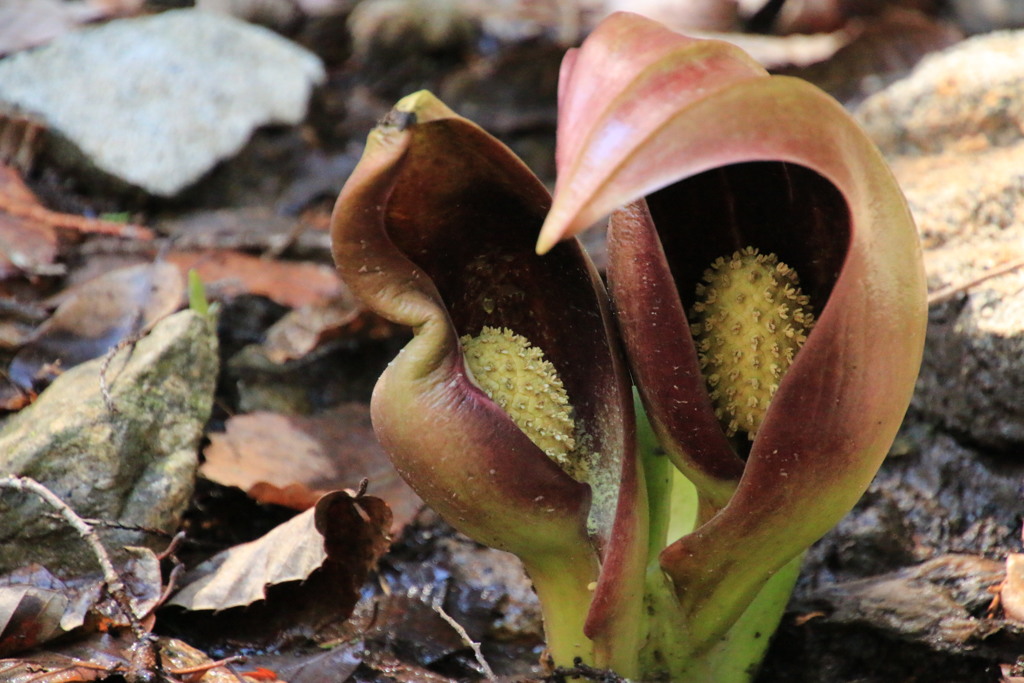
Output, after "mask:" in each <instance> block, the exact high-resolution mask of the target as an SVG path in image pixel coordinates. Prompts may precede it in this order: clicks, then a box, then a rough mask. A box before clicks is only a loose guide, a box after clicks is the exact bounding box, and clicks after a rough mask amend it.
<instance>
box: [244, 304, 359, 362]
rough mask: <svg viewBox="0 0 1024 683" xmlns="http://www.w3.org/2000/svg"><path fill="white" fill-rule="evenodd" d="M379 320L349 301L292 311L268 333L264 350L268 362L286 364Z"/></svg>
mask: <svg viewBox="0 0 1024 683" xmlns="http://www.w3.org/2000/svg"><path fill="white" fill-rule="evenodd" d="M369 318H376V316H374V315H372V314H370V313H368V312H367V311H366V310H365V309H364V308H363V307H362V306H361V305H360V304H359V303H358V302H356V301H355V300H354V299H352V298H350V297H343V298H341V299H334V300H332V301H329V302H323V303H321V304H314V305H311V306H303V307H302V308H296V309H295V310H293V311H289V312H288V313H286V314H285V315H284V317H282V318H281V319H280V320H278V321H277V322H276V323H274V324H273V325H271V327H270V329H269V330H267V337H266V340H265V341H264V342H263V344H262V347H263V351H264V353H266V355H267V358H268V359H270V360H271V361H272V362H274V363H278V364H284V363H287V362H288V361H292V360H296V359H298V358H302V357H304V356H306V355H307V354H308V353H309V352H310V351H313V350H315V349H316V348H317V347H318V346H320V345H321V344H323V343H324V342H326V341H330V340H331V339H336V338H338V337H341V336H345V335H346V333H351V332H353V331H354V330H353V329H351V328H355V330H358V329H359V328H363V327H366V321H367V319H369Z"/></svg>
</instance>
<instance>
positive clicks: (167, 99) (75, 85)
mask: <svg viewBox="0 0 1024 683" xmlns="http://www.w3.org/2000/svg"><path fill="white" fill-rule="evenodd" d="M323 79H324V69H323V65H322V64H321V62H320V60H319V59H318V58H317V57H316V56H315V55H313V54H311V53H309V52H308V51H306V50H305V49H303V48H301V47H299V46H298V45H295V44H293V43H291V42H289V41H287V40H285V39H284V38H282V37H280V36H278V35H277V34H275V33H273V32H271V31H269V30H267V29H264V28H261V27H258V26H253V25H250V24H246V23H245V22H242V21H239V20H236V19H232V18H231V17H226V16H222V15H219V14H215V13H208V12H201V11H198V10H192V9H184V10H175V11H170V12H165V13H163V14H158V15H154V16H149V17H142V18H133V19H122V20H118V21H112V22H110V23H108V24H105V25H103V26H100V27H98V28H91V29H86V30H81V31H77V32H73V33H69V34H67V35H65V36H62V37H61V38H59V39H58V40H56V41H54V42H52V43H50V44H49V45H47V46H45V47H42V48H40V49H38V50H33V51H27V52H21V53H18V54H15V55H13V56H11V57H9V58H8V59H5V60H3V61H0V103H6V104H7V105H9V106H13V107H16V108H19V109H22V110H26V111H29V112H31V113H33V114H35V115H37V116H38V117H40V118H41V119H42V120H43V121H44V122H45V123H46V124H47V125H48V126H49V127H50V130H51V132H52V133H54V134H55V135H54V139H53V142H54V144H53V145H52V147H53V149H54V153H55V155H56V156H57V157H58V158H59V159H61V160H62V161H65V162H67V163H69V164H71V165H72V166H75V167H80V166H83V167H85V168H86V169H88V170H91V171H94V172H95V171H99V173H100V174H101V177H102V178H103V179H105V180H111V179H112V180H114V181H115V185H118V184H121V183H124V184H127V185H128V186H134V187H138V188H141V189H143V190H144V191H146V192H148V193H150V194H153V195H157V196H163V197H170V196H174V195H176V194H178V193H179V192H181V191H182V190H183V189H184V188H186V187H188V186H189V185H191V184H193V183H195V182H196V181H197V180H198V179H199V178H200V177H202V175H203V174H204V173H206V172H207V171H209V170H210V169H211V168H213V166H214V165H215V164H216V163H217V162H218V161H221V160H222V159H226V158H230V157H231V156H233V155H235V154H236V153H237V152H238V151H239V150H240V149H241V148H242V147H243V146H244V145H245V143H246V142H247V141H248V140H249V138H250V136H251V135H252V133H253V131H254V130H255V129H256V128H257V127H259V126H263V125H267V124H295V123H298V122H300V121H302V119H303V118H304V117H305V114H306V109H307V106H308V102H309V97H310V94H311V92H312V89H313V87H314V86H315V85H316V84H318V83H320V82H322V81H323Z"/></svg>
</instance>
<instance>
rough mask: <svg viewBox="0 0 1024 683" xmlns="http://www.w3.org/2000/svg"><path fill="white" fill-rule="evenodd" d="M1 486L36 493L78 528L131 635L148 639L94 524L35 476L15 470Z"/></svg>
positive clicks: (76, 529)
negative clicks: (18, 473)
mask: <svg viewBox="0 0 1024 683" xmlns="http://www.w3.org/2000/svg"><path fill="white" fill-rule="evenodd" d="M0 488H7V489H14V490H15V491H20V492H22V493H30V494H32V495H34V496H36V497H37V498H39V499H40V500H42V501H43V502H44V503H46V504H47V505H49V506H50V507H52V508H53V509H54V510H56V511H57V512H58V513H59V514H60V516H61V518H62V519H63V520H64V521H65V522H66V523H67V524H68V526H70V527H71V528H72V529H74V530H75V531H76V532H78V535H79V536H80V537H81V538H82V540H84V541H85V542H86V544H88V546H89V549H90V550H92V553H93V555H94V556H95V558H96V562H97V563H98V564H99V566H100V569H101V570H102V571H103V582H104V584H106V587H107V594H108V595H110V597H111V598H112V599H113V600H114V602H116V603H117V606H118V607H119V608H120V610H121V612H122V613H123V615H124V618H125V619H127V620H128V624H129V626H130V627H131V630H132V635H133V636H135V638H136V639H137V640H140V641H141V640H145V639H147V638H148V636H149V632H148V631H147V630H146V629H145V628H144V627H143V626H142V623H141V622H140V621H139V618H138V617H137V616H136V615H135V610H134V609H132V603H131V600H130V599H129V598H128V593H127V592H126V590H125V586H124V581H122V580H121V575H120V574H118V573H117V570H116V569H114V563H113V562H111V561H110V555H109V554H108V553H107V549H106V548H104V547H103V544H102V543H101V542H100V539H99V537H98V536H97V535H96V532H95V531H94V530H93V528H92V527H91V526H90V525H89V524H88V523H87V522H86V521H85V520H84V519H82V518H81V517H80V516H79V515H78V513H76V512H75V511H74V510H72V509H71V508H70V507H69V506H68V504H67V503H65V502H64V501H63V500H61V499H60V498H59V497H58V496H57V494H55V493H54V492H53V491H51V490H50V489H48V488H46V487H45V486H43V485H42V484H40V483H39V482H38V481H36V480H35V479H30V478H28V477H17V476H15V475H13V474H12V475H9V476H7V477H5V478H3V479H0Z"/></svg>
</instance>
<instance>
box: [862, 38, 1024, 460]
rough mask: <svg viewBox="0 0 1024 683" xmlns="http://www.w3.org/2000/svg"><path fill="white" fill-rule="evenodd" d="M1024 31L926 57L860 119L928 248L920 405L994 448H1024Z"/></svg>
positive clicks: (931, 416)
mask: <svg viewBox="0 0 1024 683" xmlns="http://www.w3.org/2000/svg"><path fill="white" fill-rule="evenodd" d="M1022 55H1024V32H1007V33H1002V34H992V35H989V36H982V37H978V38H973V39H971V40H968V41H965V42H963V43H960V44H958V45H956V46H954V47H952V48H950V49H949V50H946V51H945V52H943V53H939V54H936V55H934V56H932V57H929V58H927V59H925V60H924V61H923V62H922V63H921V65H920V66H919V67H918V68H917V69H916V70H915V71H914V72H913V73H912V74H911V75H910V76H909V77H908V78H907V79H905V80H903V81H900V82H897V83H895V84H893V85H892V86H890V87H889V88H887V89H886V90H884V91H882V92H881V93H879V94H877V95H875V96H873V97H871V98H869V99H868V100H866V101H865V102H864V104H863V105H862V106H861V107H860V109H859V110H858V112H857V115H858V118H859V119H860V120H861V122H862V123H863V124H864V125H865V128H866V129H867V130H868V132H869V133H870V134H871V135H872V137H873V138H874V139H875V141H876V142H877V143H878V144H879V145H880V147H881V149H882V151H883V153H885V154H886V155H887V156H888V157H889V160H890V162H891V164H892V167H893V171H894V172H895V174H896V177H897V178H898V179H899V181H900V185H901V186H902V187H903V190H904V193H905V194H906V196H907V201H908V203H909V205H910V209H911V211H912V212H913V214H914V218H915V220H916V221H917V225H918V229H919V232H920V234H921V238H922V244H923V245H924V248H925V265H926V269H927V272H928V284H929V289H930V290H931V291H932V292H941V291H945V292H947V293H948V296H946V297H945V298H944V300H942V301H938V302H935V303H934V304H933V305H932V306H931V309H930V311H929V325H928V338H927V342H926V346H925V357H924V364H923V367H922V370H921V376H920V378H919V380H918V386H917V391H916V393H915V396H914V403H913V405H914V407H915V408H916V409H917V410H919V411H920V412H921V413H922V414H923V416H924V417H925V418H926V419H929V420H932V421H934V422H936V423H938V424H939V425H941V426H942V427H943V428H944V429H946V430H947V431H950V432H953V433H955V434H957V435H959V436H960V437H961V438H963V439H965V440H967V441H969V442H973V443H975V444H978V445H979V446H983V447H985V448H987V449H997V450H1014V449H1016V448H1018V447H1019V445H1020V444H1022V443H1024V400H1022V397H1024V269H1017V270H1015V271H1011V272H1007V273H1004V274H1001V275H999V276H997V277H993V278H991V279H987V280H984V281H980V282H977V280H978V279H979V278H980V277H982V276H984V275H985V273H986V272H987V271H989V270H990V269H995V268H999V267H1000V266H1002V265H1005V264H1009V263H1014V262H1017V261H1020V260H1022V259H1024V137H1022V131H1024V59H1021V56H1022Z"/></svg>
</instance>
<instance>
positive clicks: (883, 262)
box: [332, 13, 926, 683]
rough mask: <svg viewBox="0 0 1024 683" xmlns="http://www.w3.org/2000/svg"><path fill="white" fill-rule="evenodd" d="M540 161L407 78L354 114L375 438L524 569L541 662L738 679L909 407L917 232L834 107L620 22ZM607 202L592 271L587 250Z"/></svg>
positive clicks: (581, 73) (346, 194) (569, 97)
mask: <svg viewBox="0 0 1024 683" xmlns="http://www.w3.org/2000/svg"><path fill="white" fill-rule="evenodd" d="M556 162H557V167H558V178H557V184H556V187H555V191H554V194H553V195H549V194H548V192H547V191H546V190H545V188H544V187H543V185H542V184H541V183H540V181H539V180H538V179H537V178H536V177H535V176H534V175H533V174H532V173H531V172H530V171H529V169H527V168H526V166H525V165H524V164H523V163H522V162H521V161H520V160H519V159H518V158H516V157H515V156H514V155H513V154H512V152H510V151H509V150H508V149H507V148H506V147H505V146H504V145H502V144H501V143H500V142H498V141H497V140H496V139H495V138H493V137H492V136H490V135H489V134H487V133H486V132H484V131H483V130H482V129H480V128H479V127H478V126H476V125H475V124H473V123H471V122H470V121H468V120H466V119H464V118H462V117H460V116H458V115H456V114H455V113H454V112H452V111H451V110H450V109H448V108H447V107H446V106H445V105H444V104H442V103H441V102H440V101H439V100H437V99H436V98H435V97H434V96H433V95H431V94H430V93H428V92H425V91H423V92H419V93H415V94H413V95H410V96H408V97H406V98H404V99H402V100H401V101H400V102H399V103H398V104H397V105H396V106H395V109H394V110H393V111H392V112H391V114H390V115H389V116H388V117H387V118H386V119H385V120H384V121H383V122H382V123H381V124H380V125H378V127H377V128H376V129H374V131H373V132H371V134H370V136H369V139H368V141H367V146H366V149H365V152H364V154H363V157H362V159H361V161H360V163H359V165H358V166H357V168H356V169H355V171H354V172H353V174H352V176H351V177H350V179H349V180H348V182H347V183H346V185H345V187H344V188H343V190H342V192H341V195H340V197H339V198H338V203H337V205H336V208H335V212H334V216H333V221H332V239H333V250H334V257H335V261H336V263H337V265H338V269H339V271H340V273H341V275H342V277H343V278H344V279H345V281H346V282H347V283H348V285H349V286H350V287H351V288H352V291H353V292H354V293H355V294H356V295H357V296H359V297H360V298H361V299H362V300H363V301H364V302H365V304H366V305H367V306H368V307H369V308H371V309H372V310H374V311H376V312H377V313H379V314H380V315H382V316H384V317H386V318H388V319H389V320H392V321H394V322H396V323H399V324H403V325H407V326H409V327H411V328H412V329H413V332H414V336H413V339H412V340H411V341H410V342H409V343H408V345H407V346H406V347H405V348H404V349H403V350H402V351H401V352H400V353H399V355H398V356H397V357H396V358H395V360H394V361H393V362H392V363H391V364H390V365H389V367H388V368H387V370H386V371H385V372H384V374H383V375H382V376H381V378H380V380H379V382H378V384H377V386H376V388H375V390H374V395H373V400H372V404H371V409H372V415H373V421H374V429H375V431H376V433H377V435H378V438H379V439H380V441H381V443H382V445H383V446H384V448H385V449H386V450H387V451H388V452H389V454H390V455H391V457H392V460H393V462H394V464H395V466H396V468H397V469H398V471H399V472H400V473H401V475H402V476H403V477H404V478H405V479H406V480H407V481H408V482H409V484H410V485H411V486H412V487H413V488H414V489H415V490H416V491H417V492H418V493H419V494H420V495H421V496H422V497H423V499H424V500H425V501H427V502H428V503H429V504H430V505H431V506H432V507H434V508H435V509H436V510H437V511H438V512H439V513H440V514H441V515H442V516H444V517H445V518H446V519H447V520H448V521H449V522H450V523H451V524H452V525H453V526H455V527H456V528H458V529H459V530H461V531H462V532H464V533H466V534H467V535H469V536H471V537H473V538H475V539H477V540H479V541H481V542H483V543H486V544H489V545H491V546H494V547H497V548H501V549H504V550H507V551H510V552H512V553H515V554H516V555H518V556H519V557H520V558H521V559H522V561H523V564H524V566H525V567H526V570H527V572H528V573H529V575H530V577H531V580H532V581H533V583H534V586H535V588H536V591H537V594H538V597H539V599H540V603H541V608H542V611H543V616H544V621H545V631H546V635H547V646H548V655H549V659H548V663H549V664H554V665H562V666H570V665H572V663H573V662H574V660H575V659H577V658H579V659H580V660H581V661H582V662H583V663H585V664H587V665H590V666H596V667H600V668H606V669H611V670H614V671H615V672H616V673H618V674H619V675H620V676H623V677H626V678H628V679H632V680H643V681H681V682H686V681H702V682H703V681H715V682H716V683H729V682H732V681H749V680H750V679H751V678H752V677H753V675H754V674H755V673H756V669H757V666H758V664H759V662H760V661H761V659H762V657H763V654H764V651H765V648H766V647H767V644H768V640H769V636H770V634H771V633H772V632H774V630H775V629H776V628H777V626H778V623H779V619H780V618H781V615H782V611H783V609H784V608H785V605H786V601H787V599H788V596H789V594H790V592H791V591H792V587H793V584H794V582H795V580H796V577H797V574H798V572H799V567H800V561H801V558H802V556H803V553H804V551H805V550H806V549H807V548H808V547H809V546H810V545H811V544H812V543H813V542H814V541H816V540H817V539H818V538H820V537H821V536H822V535H823V534H824V533H825V532H826V531H828V529H830V528H831V527H832V526H833V525H834V524H835V523H836V522H838V521H839V519H840V518H841V517H842V516H843V515H844V514H846V512H848V511H849V510H850V508H851V507H852V506H853V505H854V503H855V502H856V501H857V499H858V498H859V497H860V495H861V494H862V493H863V492H864V490H865V489H866V488H867V486H868V483H869V482H870V480H871V478H872V477H873V476H874V473H875V472H876V471H877V469H878V467H879V465H880V464H881V462H882V459H883V458H884V457H885V454H886V452H887V450H888V448H889V446H890V445H891V443H892V440H893V438H894V437H895V434H896V430H897V428H898V427H899V424H900V422H901V421H902V418H903V415H904V413H905V411H906V408H907V406H908V404H909V401H910V395H911V392H912V390H913V385H914V381H915V378H916V376H917V372H918V369H919V366H920V362H921V354H922V350H923V344H924V329H925V322H926V321H925V318H926V303H925V284H924V275H923V267H922V263H921V255H920V248H919V245H918V242H917V236H916V231H915V229H914V225H913V222H912V220H911V218H910V214H909V212H908V210H907V207H906V204H905V201H904V199H903V197H902V194H901V193H900V191H899V189H898V187H897V186H896V184H895V181H894V180H893V178H892V176H891V174H890V173H889V170H888V169H887V168H886V166H885V164H884V162H883V161H882V159H881V157H880V156H879V154H878V152H877V151H876V150H875V148H874V147H873V146H872V145H871V143H870V142H869V141H868V139H867V138H866V136H865V135H864V134H863V133H862V132H861V131H860V130H859V129H858V128H857V126H856V124H854V123H853V121H852V120H851V119H850V117H849V116H848V115H847V114H846V113H845V112H844V111H843V110H842V108H841V107H840V106H839V105H838V104H836V103H835V102H834V101H833V100H831V99H830V98H829V97H828V96H826V95H824V94H823V93H821V92H820V91H818V90H817V89H815V88H813V87H812V86H810V85H808V84H807V83H805V82H802V81H799V80H796V79H792V78H786V77H773V76H769V75H768V74H767V73H766V72H765V71H764V70H763V69H762V68H761V67H760V66H759V65H757V64H756V63H755V62H754V61H753V60H752V59H750V58H749V57H748V56H747V55H745V54H744V53H743V52H742V51H740V50H739V49H737V48H735V47H733V46H730V45H727V44H725V43H722V42H717V41H709V40H695V39H691V38H687V37H685V36H682V35H679V34H676V33H673V32H671V31H669V30H667V29H665V28H664V27H662V26H660V25H658V24H656V23H654V22H652V21H650V20H647V19H644V18H642V17H639V16H637V15H632V14H627V13H617V14H613V15H611V16H610V17H608V18H607V19H606V20H605V21H603V22H602V23H601V25H600V26H598V28H597V29H595V31H594V32H593V33H592V34H591V36H590V37H589V38H588V39H587V40H586V41H585V42H584V44H583V45H582V46H581V47H580V48H579V49H575V50H570V51H569V52H568V54H567V55H566V57H565V60H564V61H563V66H562V72H561V75H560V81H559V119H558V145H557V150H556ZM604 216H610V218H609V220H608V269H607V276H608V284H607V287H605V285H604V284H603V283H602V281H601V279H600V277H599V276H598V274H597V271H596V269H595V268H594V266H593V264H592V263H591V262H590V260H589V258H588V257H587V255H586V253H585V252H584V251H583V249H582V248H581V247H580V245H579V243H578V242H577V241H576V239H575V238H574V235H576V234H578V233H579V232H581V231H582V230H584V229H586V228H587V227H588V226H590V225H592V224H594V223H595V222H597V221H599V220H600V219H601V218H602V217H604ZM879 340H883V341H882V342H880V341H879ZM634 392H635V394H636V397H637V398H636V399H634Z"/></svg>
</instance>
